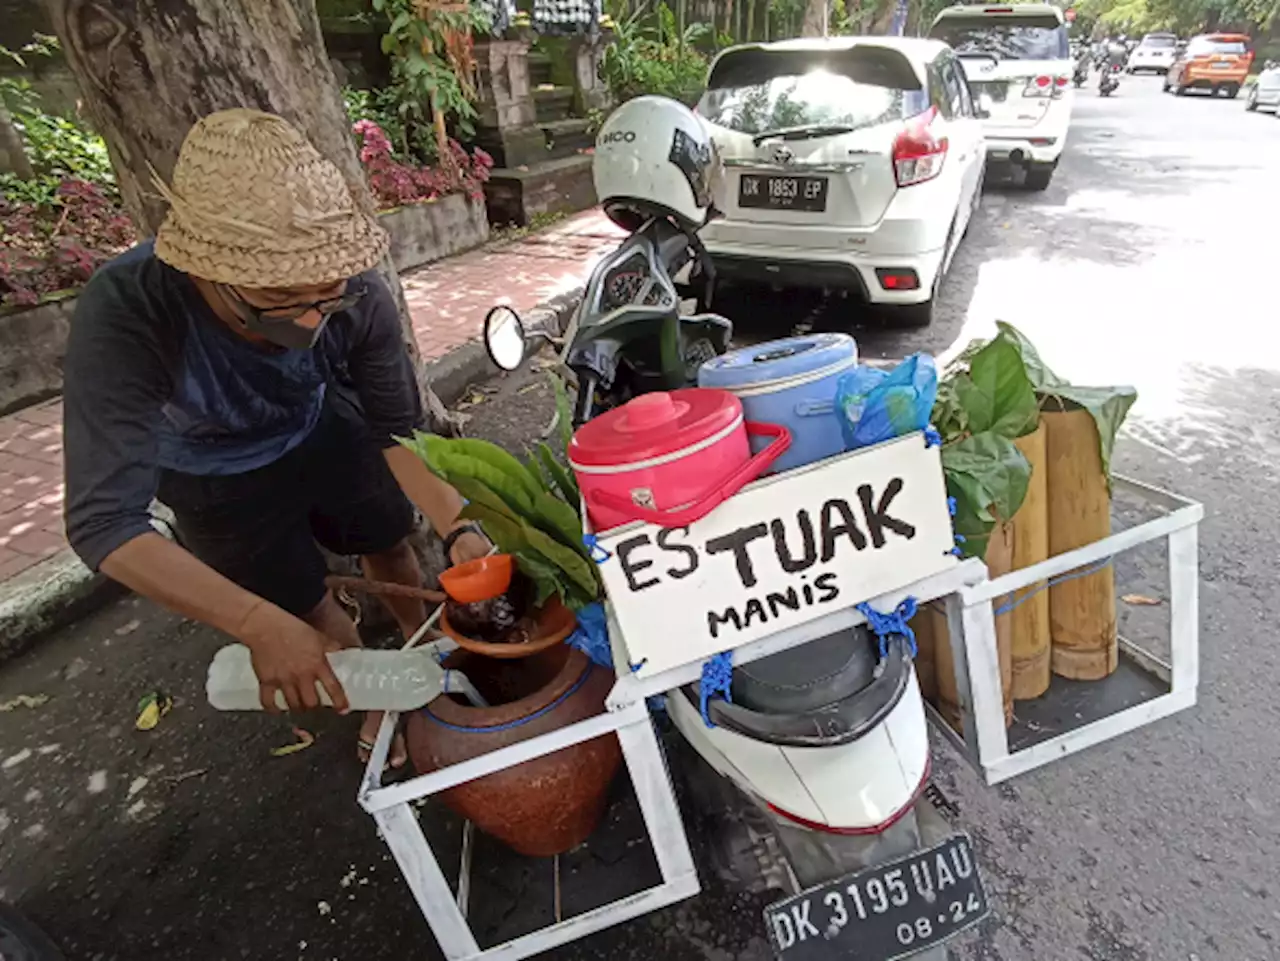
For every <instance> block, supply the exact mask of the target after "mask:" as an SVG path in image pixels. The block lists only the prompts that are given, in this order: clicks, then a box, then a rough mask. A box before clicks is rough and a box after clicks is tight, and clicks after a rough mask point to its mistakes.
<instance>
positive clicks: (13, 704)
mask: <svg viewBox="0 0 1280 961" xmlns="http://www.w3.org/2000/svg"><path fill="white" fill-rule="evenodd" d="M47 703H49V695H48V694H19V695H18V696H17V697H14V698H10V699H9V700H7V701H0V711H5V712H8V711H16V710H17V709H18V708H20V707H31V708H35V707H40V706H41V705H43V704H47Z"/></svg>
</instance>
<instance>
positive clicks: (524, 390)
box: [516, 380, 542, 394]
mask: <svg viewBox="0 0 1280 961" xmlns="http://www.w3.org/2000/svg"><path fill="white" fill-rule="evenodd" d="M535 390H542V384H540V383H538V382H537V381H536V380H535V381H534V382H533V383H532V384H525V385H524V386H523V387H521V388H520V389H519V390H518V391H516V393H517V394H532V393H533V392H534V391H535Z"/></svg>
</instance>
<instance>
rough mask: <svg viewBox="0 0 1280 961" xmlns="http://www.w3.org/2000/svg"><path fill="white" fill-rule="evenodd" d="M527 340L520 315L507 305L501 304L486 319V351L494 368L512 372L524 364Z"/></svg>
mask: <svg viewBox="0 0 1280 961" xmlns="http://www.w3.org/2000/svg"><path fill="white" fill-rule="evenodd" d="M526 343H527V339H526V337H525V332H524V324H523V323H522V322H521V320H520V315H519V314H517V313H516V312H515V310H514V309H513V308H511V307H508V306H507V305H506V304H499V305H498V306H497V307H494V308H493V309H492V310H490V311H489V313H487V314H485V317H484V349H485V350H486V351H487V352H488V354H489V359H490V360H491V361H493V363H494V366H495V367H498V368H499V369H501V370H506V371H512V370H515V369H516V368H518V367H519V366H520V365H521V364H522V363H524V353H525V344H526Z"/></svg>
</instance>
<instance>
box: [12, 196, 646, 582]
mask: <svg viewBox="0 0 1280 961" xmlns="http://www.w3.org/2000/svg"><path fill="white" fill-rule="evenodd" d="M621 238H622V234H621V232H620V231H619V230H618V229H617V228H616V227H614V226H613V225H612V224H610V223H609V221H608V220H607V219H605V217H604V216H603V215H602V214H601V213H600V212H599V211H588V212H586V213H584V214H579V215H577V216H575V217H571V218H569V219H568V220H565V221H563V222H562V223H559V224H556V225H555V226H553V227H550V228H548V229H546V230H543V231H540V232H538V233H534V234H529V235H527V236H524V237H520V238H516V239H512V240H506V241H499V242H496V243H493V244H489V245H488V246H486V247H482V248H480V249H479V250H473V251H471V252H469V253H465V254H461V255H459V256H457V257H450V258H449V259H447V260H443V261H440V262H439V263H436V264H431V265H429V266H427V267H425V268H423V269H422V270H419V271H416V272H414V273H413V274H407V275H405V276H404V277H402V281H403V283H404V291H405V298H406V300H407V301H408V303H409V313H410V315H411V317H412V318H413V329H414V333H415V334H416V335H417V338H418V344H419V346H420V347H421V349H422V354H423V357H425V358H427V359H429V360H434V359H436V358H438V357H441V356H443V355H444V354H446V353H448V352H449V351H450V350H453V349H454V348H455V347H459V346H461V345H462V344H464V343H466V342H467V341H469V340H474V339H475V338H477V337H478V336H479V335H480V325H481V321H482V320H483V319H484V315H485V313H486V312H487V311H488V310H489V308H490V307H492V306H493V305H494V304H497V303H509V304H511V305H512V306H514V307H515V308H516V309H517V310H528V309H530V308H532V307H534V306H536V305H537V304H538V303H540V302H542V301H544V300H547V299H548V298H550V297H554V296H555V295H557V294H562V293H566V292H568V291H570V290H572V289H574V288H575V287H578V286H580V285H581V284H582V283H583V281H584V280H585V279H586V275H587V273H588V272H589V270H590V269H591V267H592V265H593V264H594V263H595V260H596V259H597V258H598V257H599V256H600V255H601V254H603V253H604V252H605V251H607V250H609V249H611V248H612V247H614V246H616V245H617V243H618V242H619V240H620V239H621ZM62 489H63V485H62V402H61V401H59V400H51V401H47V402H45V403H43V404H39V405H37V406H35V407H28V408H26V409H25V410H21V411H18V412H17V413H15V414H9V415H7V416H5V417H2V418H0V581H5V580H8V579H9V578H12V577H14V576H16V575H17V574H19V573H21V572H23V571H25V570H27V569H28V568H30V567H32V566H33V565H35V564H37V563H39V562H40V561H42V560H44V559H45V558H47V557H51V556H52V555H54V554H56V553H57V552H58V551H60V550H62V549H63V548H64V547H66V540H65V538H64V536H63V528H62Z"/></svg>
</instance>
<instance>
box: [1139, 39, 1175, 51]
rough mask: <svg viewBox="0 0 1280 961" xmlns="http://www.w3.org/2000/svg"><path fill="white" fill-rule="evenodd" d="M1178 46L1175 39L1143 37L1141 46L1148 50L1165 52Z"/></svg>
mask: <svg viewBox="0 0 1280 961" xmlns="http://www.w3.org/2000/svg"><path fill="white" fill-rule="evenodd" d="M1177 45H1178V41H1177V38H1175V37H1143V38H1142V43H1141V44H1140V46H1143V47H1146V48H1148V49H1155V50H1165V49H1169V48H1171V47H1176V46H1177Z"/></svg>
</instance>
